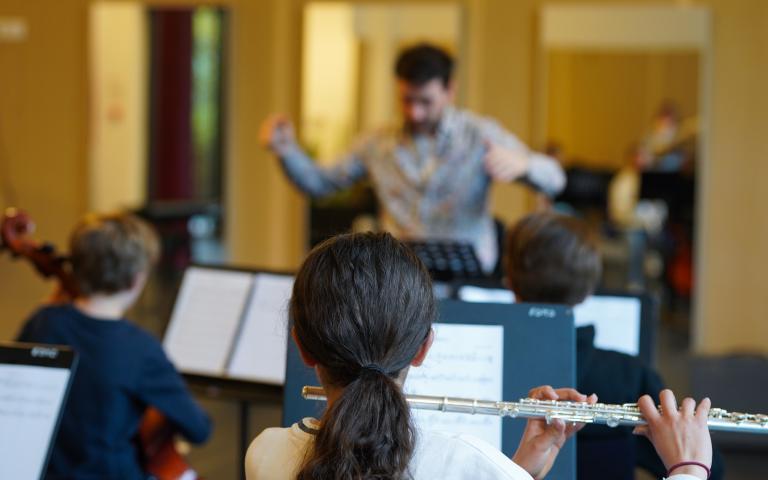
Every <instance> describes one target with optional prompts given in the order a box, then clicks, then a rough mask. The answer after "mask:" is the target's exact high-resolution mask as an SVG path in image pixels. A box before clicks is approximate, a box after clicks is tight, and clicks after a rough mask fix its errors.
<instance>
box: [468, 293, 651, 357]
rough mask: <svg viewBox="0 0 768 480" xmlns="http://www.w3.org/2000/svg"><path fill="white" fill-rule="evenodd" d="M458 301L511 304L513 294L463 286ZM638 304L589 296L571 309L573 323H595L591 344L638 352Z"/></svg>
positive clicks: (633, 299) (626, 299)
mask: <svg viewBox="0 0 768 480" xmlns="http://www.w3.org/2000/svg"><path fill="white" fill-rule="evenodd" d="M458 297H459V300H462V301H464V302H476V303H513V302H514V301H515V296H514V294H513V293H512V292H511V291H509V290H505V289H501V288H482V287H475V286H472V285H465V286H463V287H461V288H459V291H458ZM641 308H642V306H641V303H640V299H639V298H637V297H622V296H610V295H593V296H591V297H588V298H587V299H586V300H585V301H584V302H582V303H581V304H579V305H577V306H576V307H575V308H574V309H573V316H574V324H575V325H576V326H577V327H583V326H584V325H594V326H595V346H596V347H598V348H602V349H605V350H615V351H617V352H622V353H627V354H629V355H638V354H639V353H640V319H641V317H640V315H641Z"/></svg>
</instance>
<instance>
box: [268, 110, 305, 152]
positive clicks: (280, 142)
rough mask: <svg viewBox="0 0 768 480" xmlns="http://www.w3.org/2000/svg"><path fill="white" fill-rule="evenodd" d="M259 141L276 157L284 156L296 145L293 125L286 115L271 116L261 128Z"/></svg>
mask: <svg viewBox="0 0 768 480" xmlns="http://www.w3.org/2000/svg"><path fill="white" fill-rule="evenodd" d="M259 141H260V143H261V144H262V146H264V147H265V148H268V149H269V150H271V151H272V153H274V154H275V155H282V154H283V153H285V151H286V150H288V149H289V148H291V147H292V146H294V145H295V144H296V134H295V133H294V130H293V123H291V121H290V120H289V119H288V117H286V116H285V115H281V114H277V115H271V116H270V117H268V118H267V119H266V120H264V121H263V122H262V124H261V127H260V128H259Z"/></svg>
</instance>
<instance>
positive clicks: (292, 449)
mask: <svg viewBox="0 0 768 480" xmlns="http://www.w3.org/2000/svg"><path fill="white" fill-rule="evenodd" d="M317 426H318V423H317V420H315V419H313V418H305V419H304V420H302V421H301V423H294V424H293V425H292V426H291V427H290V428H268V429H266V430H264V431H263V432H261V435H259V436H258V437H256V439H255V440H254V441H253V442H252V443H251V446H250V447H249V448H248V453H247V454H246V456H245V474H246V478H247V479H248V480H283V479H285V480H287V479H291V480H292V479H295V478H296V474H297V473H298V470H299V468H300V467H301V464H302V462H303V460H304V454H305V452H306V449H307V447H308V446H309V445H310V442H312V440H313V439H314V436H313V435H312V434H311V433H309V432H311V431H312V430H313V429H317ZM410 471H411V474H412V475H413V479H414V480H421V479H424V480H427V479H428V480H433V479H435V478H440V479H444V480H468V479H477V478H482V479H499V480H532V478H531V476H530V475H528V473H527V472H526V471H525V470H523V469H522V468H520V467H519V466H517V465H516V464H515V463H514V462H513V461H512V460H510V459H509V458H508V457H506V456H505V455H504V454H503V453H501V452H500V451H498V450H496V449H495V448H493V447H492V446H490V445H488V444H487V443H485V442H483V441H482V440H480V439H478V438H475V437H472V436H470V435H464V434H460V435H457V434H452V433H442V432H432V431H424V432H420V434H419V435H418V436H417V440H416V450H415V452H414V455H413V459H412V460H411V465H410Z"/></svg>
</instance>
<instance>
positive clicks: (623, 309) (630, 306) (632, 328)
mask: <svg viewBox="0 0 768 480" xmlns="http://www.w3.org/2000/svg"><path fill="white" fill-rule="evenodd" d="M640 308H641V306H640V299H639V298H636V297H611V296H603V295H600V296H592V297H589V298H587V299H586V300H585V301H584V302H583V303H581V304H579V305H577V306H576V307H575V308H574V309H573V317H574V323H575V324H576V326H577V327H581V326H584V325H594V326H595V346H596V347H597V348H603V349H605V350H616V351H617V352H623V353H627V354H629V355H638V354H639V353H640Z"/></svg>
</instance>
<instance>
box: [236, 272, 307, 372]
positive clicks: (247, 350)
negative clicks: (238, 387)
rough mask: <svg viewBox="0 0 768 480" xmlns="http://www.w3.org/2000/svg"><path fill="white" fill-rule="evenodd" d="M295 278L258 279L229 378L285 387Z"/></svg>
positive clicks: (260, 277) (273, 276) (269, 277)
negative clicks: (292, 292) (289, 307)
mask: <svg viewBox="0 0 768 480" xmlns="http://www.w3.org/2000/svg"><path fill="white" fill-rule="evenodd" d="M292 289H293V277H291V276H287V275H272V274H267V273H261V274H258V275H256V278H255V280H254V283H253V290H252V291H253V293H252V296H251V300H250V302H249V304H248V311H247V312H246V313H245V320H244V323H243V328H242V331H241V332H240V337H239V338H238V339H237V343H236V345H235V352H234V354H233V356H232V363H231V364H230V366H229V369H228V372H227V373H228V375H229V376H230V377H233V378H241V379H244V380H256V381H259V382H264V383H271V384H275V385H282V384H283V383H285V356H286V348H287V342H288V301H289V300H290V299H291V290H292Z"/></svg>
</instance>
